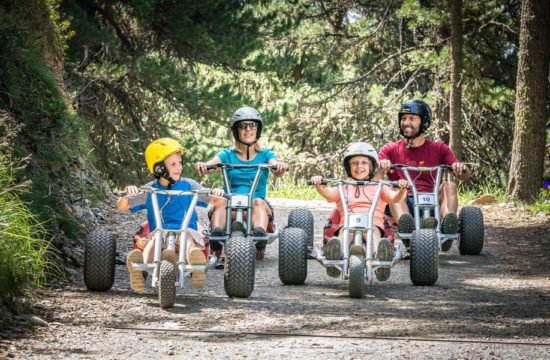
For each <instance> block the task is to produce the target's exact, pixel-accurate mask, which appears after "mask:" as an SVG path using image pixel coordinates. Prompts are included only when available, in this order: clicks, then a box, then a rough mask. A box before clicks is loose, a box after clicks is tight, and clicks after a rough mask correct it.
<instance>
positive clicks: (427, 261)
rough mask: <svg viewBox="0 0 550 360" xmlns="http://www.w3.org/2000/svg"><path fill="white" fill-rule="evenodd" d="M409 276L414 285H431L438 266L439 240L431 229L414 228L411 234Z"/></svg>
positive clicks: (434, 281)
mask: <svg viewBox="0 0 550 360" xmlns="http://www.w3.org/2000/svg"><path fill="white" fill-rule="evenodd" d="M410 253H411V260H410V276H411V281H412V283H413V284H414V285H417V286H418V285H419V286H432V285H433V284H435V283H436V281H437V278H438V276H439V274H438V268H439V241H438V239H437V234H436V232H435V230H433V229H420V230H415V231H413V233H412V236H411V249H410Z"/></svg>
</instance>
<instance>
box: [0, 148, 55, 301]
mask: <svg viewBox="0 0 550 360" xmlns="http://www.w3.org/2000/svg"><path fill="white" fill-rule="evenodd" d="M15 168H16V166H15V165H14V164H13V163H10V162H9V161H8V160H7V159H6V158H5V157H3V156H2V155H1V154H0V189H3V190H2V191H0V254H2V261H0V289H1V292H0V303H6V304H8V305H9V304H10V303H11V302H12V300H13V299H14V298H15V297H17V296H20V295H22V294H23V293H24V292H25V290H27V289H30V288H36V287H42V286H44V285H45V284H46V283H47V281H48V279H49V277H50V276H52V275H57V276H59V275H60V274H61V271H60V266H59V262H58V261H57V259H56V257H55V255H54V254H53V253H52V252H51V251H50V250H51V244H50V242H49V241H48V240H46V231H45V230H44V227H43V225H42V224H41V223H40V222H39V221H38V220H37V219H36V217H35V216H34V215H33V214H32V213H31V212H30V211H29V209H28V208H27V206H26V204H25V203H24V202H22V201H21V200H20V198H19V196H20V194H22V193H23V192H24V191H26V190H27V188H28V184H15V183H14V175H13V172H14V170H13V169H15Z"/></svg>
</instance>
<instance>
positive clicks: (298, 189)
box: [267, 176, 324, 200]
mask: <svg viewBox="0 0 550 360" xmlns="http://www.w3.org/2000/svg"><path fill="white" fill-rule="evenodd" d="M267 195H268V197H269V198H285V199H299V200H324V198H323V197H322V196H321V195H319V193H318V192H317V190H315V187H313V186H310V185H306V182H305V180H298V182H294V181H293V180H292V179H291V178H290V177H287V176H283V177H281V178H275V177H270V179H269V184H268V192H267Z"/></svg>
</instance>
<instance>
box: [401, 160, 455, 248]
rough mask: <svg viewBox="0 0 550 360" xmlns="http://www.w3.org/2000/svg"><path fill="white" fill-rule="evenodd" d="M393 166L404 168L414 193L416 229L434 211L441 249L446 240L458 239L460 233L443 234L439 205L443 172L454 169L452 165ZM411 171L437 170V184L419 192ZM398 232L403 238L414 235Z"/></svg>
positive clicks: (419, 227)
mask: <svg viewBox="0 0 550 360" xmlns="http://www.w3.org/2000/svg"><path fill="white" fill-rule="evenodd" d="M392 168H395V169H399V170H402V171H403V174H404V175H405V178H406V179H407V181H408V182H409V188H410V189H411V190H412V193H413V202H414V203H413V205H414V206H413V211H414V214H412V215H413V216H414V224H415V229H416V230H419V229H421V224H422V220H423V219H425V218H427V217H430V216H431V212H432V211H433V212H434V217H435V219H436V220H437V226H436V228H435V229H434V230H435V232H436V234H437V239H438V241H439V250H440V251H441V248H442V246H443V244H444V243H445V242H446V241H448V240H455V239H458V233H456V234H443V233H442V232H441V214H440V208H441V206H440V205H439V186H440V185H441V179H442V177H443V172H444V171H450V170H452V167H451V166H450V165H439V166H432V167H416V166H407V165H402V164H393V165H392ZM410 171H418V172H419V174H420V173H422V172H430V173H433V172H436V175H435V185H434V188H433V191H432V192H419V191H418V190H417V189H416V185H415V184H414V179H413V178H412V177H411V174H410ZM398 234H399V238H401V239H410V238H411V236H412V233H398Z"/></svg>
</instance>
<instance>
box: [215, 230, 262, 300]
mask: <svg viewBox="0 0 550 360" xmlns="http://www.w3.org/2000/svg"><path fill="white" fill-rule="evenodd" d="M255 271H256V247H255V246H254V242H253V241H252V240H250V239H248V238H246V237H244V236H238V235H237V236H235V235H233V236H231V238H230V239H229V241H228V242H227V245H226V248H225V267H224V272H223V286H224V289H225V293H226V294H227V296H231V297H241V298H247V297H249V296H250V294H252V291H254V277H255Z"/></svg>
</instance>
